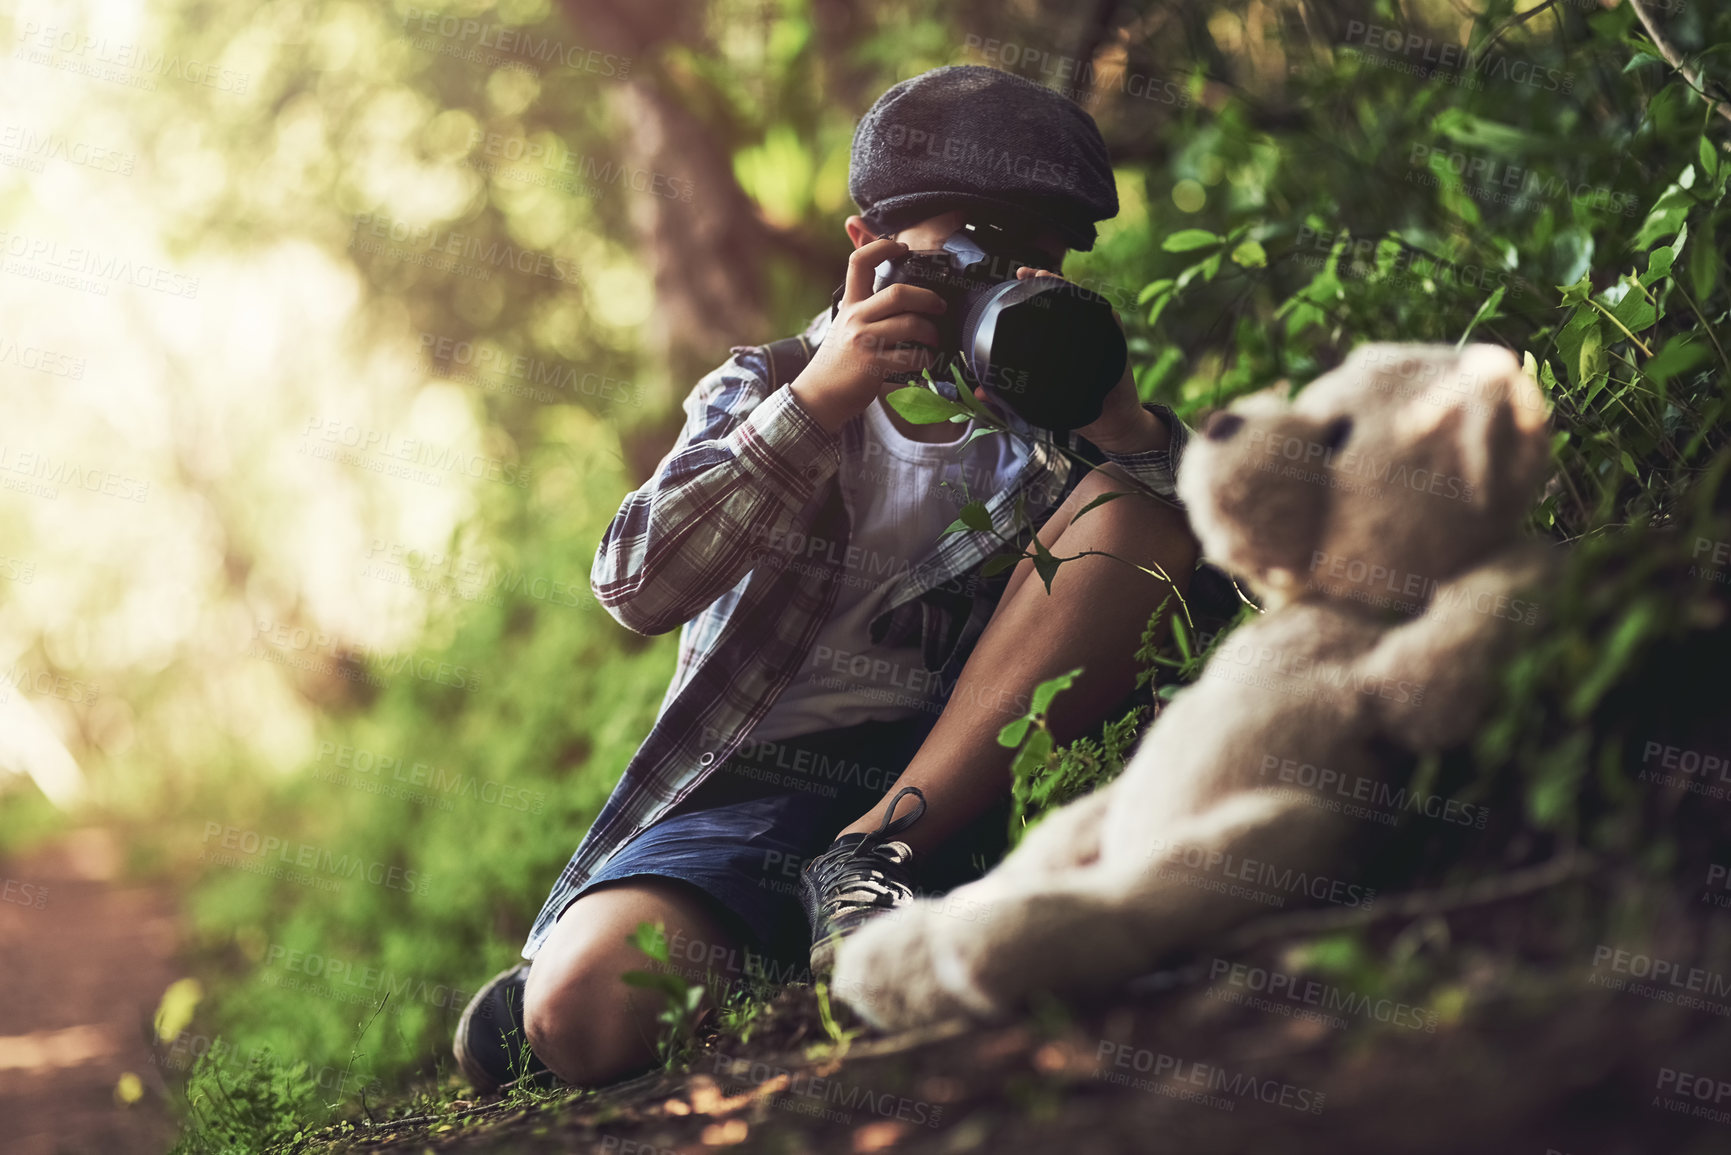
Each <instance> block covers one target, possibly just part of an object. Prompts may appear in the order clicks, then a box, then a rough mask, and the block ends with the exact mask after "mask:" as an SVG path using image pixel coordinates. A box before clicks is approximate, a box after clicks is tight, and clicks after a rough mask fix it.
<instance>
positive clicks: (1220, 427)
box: [1202, 409, 1244, 441]
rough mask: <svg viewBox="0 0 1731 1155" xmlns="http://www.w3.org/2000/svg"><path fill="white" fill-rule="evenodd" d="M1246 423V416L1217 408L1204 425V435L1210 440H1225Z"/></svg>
mask: <svg viewBox="0 0 1731 1155" xmlns="http://www.w3.org/2000/svg"><path fill="white" fill-rule="evenodd" d="M1243 425H1244V418H1242V417H1240V416H1239V415H1238V414H1236V413H1228V412H1226V410H1224V409H1219V410H1216V411H1215V412H1214V413H1213V414H1212V415H1210V416H1209V418H1208V420H1207V421H1206V422H1204V423H1203V425H1202V436H1204V437H1206V438H1208V440H1210V441H1225V440H1226V439H1227V438H1228V437H1231V436H1232V435H1233V434H1234V433H1237V432H1238V430H1239V429H1240V428H1241V427H1242V426H1243Z"/></svg>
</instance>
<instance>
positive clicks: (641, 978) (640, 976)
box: [619, 971, 691, 1002]
mask: <svg viewBox="0 0 1731 1155" xmlns="http://www.w3.org/2000/svg"><path fill="white" fill-rule="evenodd" d="M619 981H620V982H622V983H624V984H625V985H626V986H628V987H641V988H643V989H644V990H648V991H660V992H661V993H662V994H663V995H666V996H667V997H668V998H669V999H670V1000H672V1001H674V1002H684V1001H685V992H686V991H687V990H688V989H689V988H690V985H691V984H689V983H687V982H686V981H685V980H684V979H682V978H680V977H679V976H678V975H673V974H664V973H662V972H659V971H626V972H625V973H624V974H622V975H620V976H619Z"/></svg>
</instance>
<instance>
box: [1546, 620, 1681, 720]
mask: <svg viewBox="0 0 1731 1155" xmlns="http://www.w3.org/2000/svg"><path fill="white" fill-rule="evenodd" d="M1659 617H1660V615H1659V608H1658V606H1657V604H1656V603H1655V602H1654V601H1653V599H1652V598H1644V599H1642V600H1641V601H1639V602H1636V603H1635V605H1634V606H1633V607H1632V608H1631V609H1630V610H1629V611H1628V612H1627V613H1626V614H1624V615H1623V620H1622V621H1620V622H1618V623H1617V628H1616V630H1615V631H1613V632H1612V634H1611V640H1610V641H1609V642H1607V643H1606V644H1605V648H1604V651H1603V653H1602V655H1601V657H1600V658H1599V665H1598V667H1597V668H1596V669H1594V671H1593V672H1592V673H1591V674H1590V675H1588V677H1587V679H1586V681H1584V682H1582V683H1581V684H1580V685H1578V686H1576V687H1575V692H1574V694H1573V695H1572V696H1571V697H1570V698H1569V703H1568V713H1569V717H1570V718H1572V719H1574V720H1576V721H1579V720H1580V719H1582V718H1585V717H1587V715H1589V714H1591V713H1592V711H1593V707H1594V706H1596V705H1598V704H1599V699H1600V698H1602V697H1604V695H1605V692H1606V691H1607V690H1609V689H1610V688H1611V686H1612V685H1613V684H1615V682H1616V680H1617V678H1618V677H1619V676H1620V675H1621V674H1622V673H1623V670H1624V669H1626V668H1627V667H1628V664H1629V661H1630V659H1632V658H1633V657H1634V656H1635V651H1636V649H1637V648H1638V647H1639V646H1640V644H1641V642H1642V641H1643V640H1644V639H1645V638H1646V637H1647V634H1648V633H1649V631H1651V630H1652V628H1653V626H1654V625H1655V624H1656V623H1657V622H1658V620H1659Z"/></svg>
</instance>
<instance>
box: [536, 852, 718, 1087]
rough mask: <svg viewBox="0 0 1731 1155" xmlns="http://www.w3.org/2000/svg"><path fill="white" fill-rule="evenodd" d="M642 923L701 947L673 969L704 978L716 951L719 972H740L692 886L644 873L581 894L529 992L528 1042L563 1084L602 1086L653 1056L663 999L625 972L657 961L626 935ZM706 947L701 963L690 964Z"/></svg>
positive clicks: (557, 928)
mask: <svg viewBox="0 0 1731 1155" xmlns="http://www.w3.org/2000/svg"><path fill="white" fill-rule="evenodd" d="M643 922H651V923H653V922H659V923H661V924H662V925H663V926H665V927H666V929H667V935H668V938H669V939H670V940H673V939H675V936H682V937H681V938H679V939H677V940H676V941H678V942H681V943H698V944H701V945H700V946H699V947H697V948H691V947H689V946H687V947H686V949H685V950H683V951H678V950H676V951H675V952H674V957H673V966H674V968H675V969H676V970H677V971H678V973H680V974H682V975H684V977H685V978H686V979H687V980H689V981H691V982H694V983H699V982H704V981H705V980H704V975H703V973H701V972H702V971H703V970H704V969H705V966H706V965H707V962H708V960H709V959H710V958H711V957H713V958H714V959H716V966H715V970H716V972H717V973H718V974H719V975H720V976H721V977H723V978H727V979H735V980H737V979H738V978H739V977H740V969H741V967H740V963H741V956H740V952H738V951H737V950H736V949H735V948H736V945H737V944H736V942H735V941H734V938H733V936H732V935H731V934H729V933H728V932H727V931H726V929H724V928H723V927H722V925H721V924H720V922H719V921H718V920H717V919H716V918H715V916H714V915H713V914H712V913H711V911H710V909H709V906H708V904H707V902H706V900H705V899H704V898H703V897H702V895H701V893H700V892H699V891H698V890H697V889H696V888H695V887H691V886H687V885H686V884H684V883H681V882H677V881H675V880H673V879H664V878H654V877H645V878H633V879H624V880H621V881H620V882H617V883H612V884H610V885H607V886H603V887H598V888H597V889H595V890H592V891H590V892H589V893H588V894H585V895H584V896H583V897H582V898H579V899H578V900H577V901H576V902H574V903H572V904H571V905H570V906H569V907H567V908H566V910H565V913H564V914H563V915H561V916H560V918H559V921H558V923H556V924H555V925H554V927H553V931H552V933H551V934H550V935H548V937H547V941H546V942H545V943H544V944H543V945H542V947H541V950H540V952H539V953H538V954H536V956H535V963H534V965H533V966H532V967H530V968H529V979H528V983H527V984H526V985H525V987H524V990H523V1014H524V1025H525V1033H526V1034H527V1035H528V1038H529V1047H530V1049H531V1050H533V1051H534V1052H535V1056H536V1057H537V1058H539V1059H540V1060H541V1061H542V1062H543V1063H546V1064H547V1066H548V1068H549V1069H550V1070H551V1071H552V1072H553V1073H554V1074H555V1075H558V1076H559V1077H560V1078H561V1079H564V1080H565V1081H566V1082H567V1083H571V1084H574V1085H576V1086H587V1087H594V1086H600V1085H602V1084H606V1083H611V1082H616V1081H617V1080H619V1079H622V1078H625V1077H626V1076H628V1075H633V1074H636V1073H637V1072H639V1071H642V1070H644V1069H645V1068H647V1067H649V1066H651V1065H653V1064H654V1063H655V1061H656V1048H655V1041H656V1038H657V1036H658V1035H659V1034H660V1031H661V1024H660V1023H658V1022H657V1021H656V1016H657V1015H658V1014H660V1012H661V1009H662V1007H663V1006H664V1005H665V999H664V997H663V996H662V995H661V994H660V993H659V992H657V991H652V990H646V989H644V988H642V987H633V986H627V985H626V984H625V983H624V982H623V981H621V979H620V977H619V976H620V975H622V974H624V973H625V972H626V971H634V970H648V969H649V968H650V967H651V966H652V965H654V964H652V963H651V962H650V960H649V958H648V956H646V955H645V954H644V953H643V952H642V951H640V950H638V949H637V948H636V947H634V946H632V945H631V944H630V943H629V942H627V941H626V939H627V937H628V936H629V935H630V934H631V932H632V931H634V930H636V929H637V926H638V924H639V923H643ZM700 954H701V956H702V957H703V959H704V960H705V961H704V963H696V962H691V961H689V959H690V958H691V957H692V956H696V955H700Z"/></svg>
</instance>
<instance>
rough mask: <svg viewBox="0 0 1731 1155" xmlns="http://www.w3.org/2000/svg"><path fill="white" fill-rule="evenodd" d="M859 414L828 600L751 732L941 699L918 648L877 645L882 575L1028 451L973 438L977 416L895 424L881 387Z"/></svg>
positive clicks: (796, 729) (846, 462)
mask: <svg viewBox="0 0 1731 1155" xmlns="http://www.w3.org/2000/svg"><path fill="white" fill-rule="evenodd" d="M862 418H863V421H864V429H863V432H864V434H865V436H864V437H863V438H862V439H861V442H862V447H861V449H860V450H859V451H858V452H857V453H850V452H849V451H848V450H847V448H846V447H845V444H846V443H845V440H844V443H843V444H844V448H843V450H842V460H841V468H840V473H839V477H840V482H841V485H842V486H843V488H844V490H845V492H846V497H847V499H848V502H849V504H850V506H851V508H852V514H853V516H852V521H851V523H850V526H849V532H848V550H847V553H846V556H845V558H844V559H843V562H844V564H843V565H842V566H841V568H840V569H839V570H838V571H837V573H836V580H837V581H838V582H839V583H840V588H839V589H838V590H837V591H836V600H835V606H834V608H833V609H832V610H831V612H830V616H829V618H828V619H827V620H826V621H825V622H824V624H823V626H822V628H821V629H819V631H818V636H817V641H816V642H815V643H814V644H813V645H812V649H811V652H810V653H809V654H808V655H806V660H805V663H804V665H802V666H801V667H800V669H799V671H798V672H797V673H796V674H795V675H794V677H793V681H791V682H790V683H788V685H787V687H786V688H785V689H784V690H783V691H782V692H781V696H780V697H778V698H777V699H776V700H775V704H774V705H773V706H771V707H770V710H769V714H768V715H767V716H766V717H765V718H764V719H763V721H761V722H759V723H758V724H757V726H756V727H754V728H753V729H752V732H751V736H752V738H753V739H756V740H765V739H782V738H791V737H795V736H797V735H800V734H809V733H812V732H814V731H817V730H828V729H839V728H841V727H844V726H852V725H856V724H857V723H860V722H865V721H872V720H882V721H889V720H894V719H897V718H907V717H911V716H913V715H915V714H918V713H920V712H922V711H926V712H929V713H931V714H933V715H936V714H937V713H938V711H939V710H941V709H942V701H943V698H944V687H942V686H941V685H940V684H939V682H938V678H937V674H936V672H935V671H929V670H927V669H926V668H925V663H924V661H923V658H922V654H921V652H920V647H919V646H918V645H909V646H895V647H890V646H880V645H876V644H874V643H873V642H872V640H871V634H870V632H869V628H870V623H871V620H872V619H873V618H874V617H876V616H877V615H878V614H879V613H880V612H881V611H882V610H883V608H884V605H885V599H886V597H887V596H888V594H889V587H890V585H891V584H893V583H894V582H895V581H896V579H897V578H898V577H900V576H901V575H903V574H904V573H906V572H907V570H908V569H910V568H913V569H918V568H920V567H921V565H922V563H924V562H925V561H926V560H927V559H928V558H929V556H930V554H931V553H932V551H933V550H934V549H935V548H936V547H937V544H938V539H939V537H940V536H942V534H943V531H944V529H945V528H946V527H947V526H948V525H949V524H950V523H951V522H953V521H955V520H956V515H957V513H958V512H959V511H960V510H961V508H962V506H963V505H964V504H966V503H967V502H968V501H987V500H989V499H990V498H991V497H992V496H993V495H994V494H996V493H998V492H999V491H1000V490H1002V489H1006V488H1008V487H1009V485H1010V483H1011V482H1012V481H1014V479H1015V477H1016V475H1017V474H1018V473H1019V472H1020V470H1021V468H1022V466H1023V465H1024V464H1025V463H1026V461H1027V456H1028V447H1027V446H1026V445H1025V444H1024V443H1023V442H1022V441H1021V440H1019V439H1017V438H1015V437H1011V436H1008V435H1006V434H1001V433H999V434H990V435H988V436H985V437H980V438H977V439H976V440H974V441H973V442H971V443H969V442H968V441H967V439H968V437H969V435H970V434H971V433H972V432H973V431H974V430H975V429H976V428H977V427H978V426H977V425H976V424H975V422H973V421H969V422H968V423H967V424H966V425H952V426H950V427H949V428H951V429H954V430H956V431H957V435H956V437H955V438H954V439H953V440H951V441H943V442H924V441H914V440H911V439H909V438H907V437H904V436H903V435H902V433H901V432H900V431H899V430H898V429H897V428H896V427H895V425H893V424H892V423H891V421H890V418H889V414H888V412H887V411H886V410H885V408H884V403H883V400H882V399H881V398H880V399H878V400H876V401H873V402H872V403H871V404H870V405H869V406H867V407H866V410H865V413H864V414H863V415H862ZM964 486H965V489H964Z"/></svg>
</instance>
